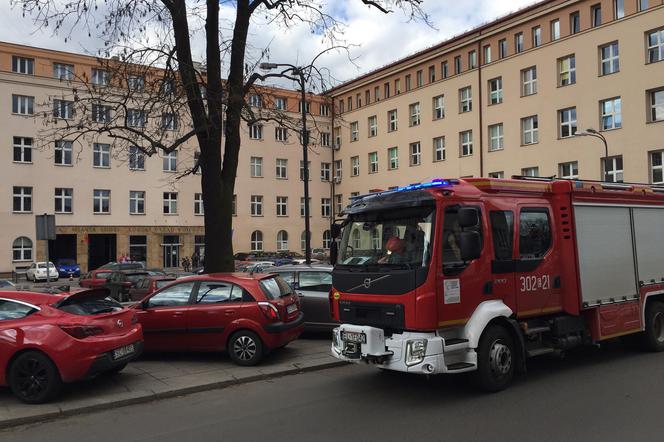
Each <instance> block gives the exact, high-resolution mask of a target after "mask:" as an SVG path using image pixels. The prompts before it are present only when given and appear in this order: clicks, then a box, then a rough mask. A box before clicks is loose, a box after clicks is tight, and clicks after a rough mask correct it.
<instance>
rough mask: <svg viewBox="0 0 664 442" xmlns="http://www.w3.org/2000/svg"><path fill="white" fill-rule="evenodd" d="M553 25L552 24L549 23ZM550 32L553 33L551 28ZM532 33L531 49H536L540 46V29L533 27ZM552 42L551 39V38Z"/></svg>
mask: <svg viewBox="0 0 664 442" xmlns="http://www.w3.org/2000/svg"><path fill="white" fill-rule="evenodd" d="M551 24H552V25H553V22H551ZM551 31H552V32H553V27H552V28H551ZM532 33H533V47H534V48H536V47H538V46H541V45H542V28H541V27H539V26H535V27H534V28H533V30H532ZM552 40H553V38H552Z"/></svg>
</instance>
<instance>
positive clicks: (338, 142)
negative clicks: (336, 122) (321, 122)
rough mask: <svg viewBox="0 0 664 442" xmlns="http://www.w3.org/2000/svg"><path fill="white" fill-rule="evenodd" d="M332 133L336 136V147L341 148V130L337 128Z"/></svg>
mask: <svg viewBox="0 0 664 442" xmlns="http://www.w3.org/2000/svg"><path fill="white" fill-rule="evenodd" d="M332 133H333V135H334V147H336V148H339V147H341V128H340V127H335V128H334V129H332Z"/></svg>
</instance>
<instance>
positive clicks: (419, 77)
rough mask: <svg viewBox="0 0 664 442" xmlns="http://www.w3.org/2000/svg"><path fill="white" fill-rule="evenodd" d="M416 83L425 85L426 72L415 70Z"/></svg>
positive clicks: (419, 85)
mask: <svg viewBox="0 0 664 442" xmlns="http://www.w3.org/2000/svg"><path fill="white" fill-rule="evenodd" d="M415 85H416V86H417V87H422V86H424V74H422V71H421V70H419V71H417V72H415Z"/></svg>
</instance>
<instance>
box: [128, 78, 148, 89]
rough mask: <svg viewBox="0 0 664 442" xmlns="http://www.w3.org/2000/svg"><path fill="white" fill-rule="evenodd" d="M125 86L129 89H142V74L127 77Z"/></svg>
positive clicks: (143, 85)
mask: <svg viewBox="0 0 664 442" xmlns="http://www.w3.org/2000/svg"><path fill="white" fill-rule="evenodd" d="M127 88H128V89H129V90H130V91H142V90H143V89H144V88H145V78H144V77H143V76H142V75H130V76H129V77H127Z"/></svg>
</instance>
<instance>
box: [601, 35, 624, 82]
mask: <svg viewBox="0 0 664 442" xmlns="http://www.w3.org/2000/svg"><path fill="white" fill-rule="evenodd" d="M619 57H620V54H619V50H618V42H617V41H614V42H613V43H609V44H606V45H604V46H600V48H599V58H600V65H599V66H600V75H608V74H613V73H616V72H618V71H620V58H619Z"/></svg>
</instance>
